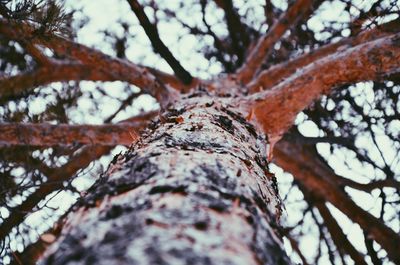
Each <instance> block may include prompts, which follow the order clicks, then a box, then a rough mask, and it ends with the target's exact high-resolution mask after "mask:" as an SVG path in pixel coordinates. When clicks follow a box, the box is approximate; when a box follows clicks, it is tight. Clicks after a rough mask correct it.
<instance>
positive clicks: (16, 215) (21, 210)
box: [0, 112, 155, 242]
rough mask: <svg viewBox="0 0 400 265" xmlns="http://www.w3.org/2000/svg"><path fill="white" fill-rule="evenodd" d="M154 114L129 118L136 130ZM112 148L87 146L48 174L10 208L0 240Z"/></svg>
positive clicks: (2, 225)
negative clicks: (20, 202) (55, 192)
mask: <svg viewBox="0 0 400 265" xmlns="http://www.w3.org/2000/svg"><path fill="white" fill-rule="evenodd" d="M154 115H155V113H154V112H150V113H146V114H143V115H139V116H137V117H133V118H131V119H128V120H129V121H131V122H135V123H137V126H138V127H137V128H136V130H140V129H143V128H144V127H145V126H146V124H147V122H148V120H149V119H150V118H151V117H154ZM112 149H113V147H112V146H98V145H97V146H85V147H83V148H82V149H81V150H80V152H79V153H78V154H77V155H75V156H74V157H72V158H71V159H70V160H69V162H68V163H66V164H65V165H63V166H61V167H59V168H57V169H54V170H53V171H52V173H51V174H50V175H48V176H47V178H48V180H47V182H46V183H44V184H42V185H41V186H40V187H39V188H38V189H37V190H35V191H34V192H33V193H32V194H30V195H29V196H28V197H27V198H26V199H25V201H23V202H22V204H20V205H18V206H16V207H14V208H11V209H10V212H11V215H10V216H9V217H8V218H7V219H5V220H4V221H3V222H2V223H1V224H0V242H1V241H3V240H4V239H5V237H6V236H7V235H8V234H9V233H10V232H11V230H12V229H13V228H14V227H16V226H18V225H19V224H20V223H22V222H23V221H24V219H25V217H26V216H27V215H28V214H29V213H31V212H32V210H33V209H34V208H35V207H36V205H37V204H38V203H39V202H40V201H42V200H43V199H45V198H46V196H48V195H49V194H50V193H52V192H54V191H57V190H60V189H62V188H63V187H64V181H67V180H69V179H70V178H72V177H73V176H74V175H75V174H76V173H77V171H79V170H80V169H82V168H85V167H87V166H88V165H89V164H90V163H91V162H92V161H94V160H97V159H99V158H100V157H101V156H103V155H105V154H107V153H108V152H110V151H111V150H112Z"/></svg>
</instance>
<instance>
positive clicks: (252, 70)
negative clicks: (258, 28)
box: [237, 0, 320, 84]
mask: <svg viewBox="0 0 400 265" xmlns="http://www.w3.org/2000/svg"><path fill="white" fill-rule="evenodd" d="M313 2H314V1H313V0H297V1H296V2H295V3H294V4H293V5H292V6H290V7H288V9H287V10H286V12H285V13H283V14H282V15H281V16H280V18H279V19H278V21H277V22H275V23H274V25H273V26H272V28H271V30H270V31H269V32H268V33H267V34H266V35H264V36H263V37H261V38H260V39H259V40H258V42H257V44H256V46H255V47H254V49H253V50H252V51H251V52H250V54H249V56H248V57H247V59H246V61H245V63H244V64H243V66H242V67H241V68H240V69H239V70H238V73H237V76H238V80H240V81H241V82H242V83H244V84H247V83H248V82H249V81H251V79H252V78H253V77H254V76H255V75H256V73H257V72H258V70H260V68H261V66H262V63H263V62H264V60H266V59H267V58H268V56H269V55H270V53H271V51H272V50H273V48H274V45H275V44H276V43H277V42H278V41H279V40H280V39H281V37H282V36H283V34H284V33H285V32H286V31H287V30H288V29H290V28H291V27H294V26H295V25H296V24H297V23H298V22H300V21H301V20H302V19H304V18H306V17H308V16H309V15H310V14H311V13H312V11H313V9H314V7H313ZM318 2H320V1H318Z"/></svg>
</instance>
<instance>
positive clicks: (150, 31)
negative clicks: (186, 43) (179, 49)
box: [128, 0, 193, 85]
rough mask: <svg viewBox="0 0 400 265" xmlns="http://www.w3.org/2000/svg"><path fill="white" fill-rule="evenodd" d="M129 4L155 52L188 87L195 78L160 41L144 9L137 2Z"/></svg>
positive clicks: (131, 0)
mask: <svg viewBox="0 0 400 265" xmlns="http://www.w3.org/2000/svg"><path fill="white" fill-rule="evenodd" d="M128 3H129V5H130V7H131V9H132V11H133V12H134V13H135V15H136V17H137V18H138V20H139V23H140V25H141V26H142V27H143V29H144V31H145V32H146V35H147V37H149V39H150V42H151V44H152V45H153V48H154V50H155V51H156V52H157V53H158V54H160V55H161V57H162V58H164V59H165V61H166V62H167V63H168V64H169V66H171V68H172V70H173V71H174V73H175V75H176V76H177V77H178V78H179V79H180V80H181V81H182V82H183V83H184V84H186V85H188V84H190V83H191V82H192V80H193V77H192V76H191V75H190V73H189V72H188V71H187V70H186V69H185V68H183V66H182V65H181V64H180V62H179V61H178V60H177V59H176V58H175V57H174V55H173V54H172V53H171V51H170V50H169V49H168V47H167V46H166V45H165V44H164V42H163V41H162V40H161V39H160V35H159V33H158V30H157V26H156V25H154V24H152V23H151V22H150V20H149V18H148V17H147V15H146V13H145V12H144V9H143V7H142V6H141V5H140V4H139V2H138V1H136V0H128Z"/></svg>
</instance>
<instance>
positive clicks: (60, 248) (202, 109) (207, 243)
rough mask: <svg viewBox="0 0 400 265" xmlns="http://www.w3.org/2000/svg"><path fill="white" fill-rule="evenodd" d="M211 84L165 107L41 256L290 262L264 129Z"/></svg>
mask: <svg viewBox="0 0 400 265" xmlns="http://www.w3.org/2000/svg"><path fill="white" fill-rule="evenodd" d="M228 99H229V98H226V99H225V98H215V97H211V96H210V95H208V94H207V93H206V92H204V93H203V92H201V93H197V94H192V95H191V96H188V97H186V98H185V99H181V100H180V101H179V102H178V103H177V104H175V106H174V107H173V108H169V109H168V110H167V111H165V112H164V113H163V114H162V115H160V116H159V120H158V121H157V122H154V123H153V124H152V126H151V128H150V129H148V131H146V132H145V133H144V136H143V137H142V138H141V140H140V141H139V142H137V143H135V144H134V145H133V146H131V148H130V149H129V151H127V152H126V153H125V154H123V155H119V156H117V157H115V159H114V161H113V162H112V163H111V165H110V166H109V168H108V170H107V171H106V172H105V173H104V174H103V175H102V176H101V178H100V179H99V181H97V182H96V183H95V185H94V186H93V187H92V188H91V189H90V190H89V191H88V193H87V195H86V196H85V197H84V198H82V199H81V200H80V201H79V202H78V203H77V204H76V205H75V206H74V207H73V209H72V210H71V213H70V214H69V215H68V217H67V218H66V222H65V224H64V225H63V230H62V233H61V235H60V237H59V238H58V239H57V240H56V241H55V242H54V243H53V244H52V245H51V246H50V247H49V249H48V250H47V252H46V253H45V255H44V258H43V259H42V261H41V264H238V265H239V264H290V262H289V259H288V258H287V256H286V254H285V252H284V250H283V247H282V243H281V239H280V236H279V234H278V232H277V230H276V228H277V222H276V221H277V220H278V219H279V216H280V212H281V205H280V199H279V196H278V194H277V186H276V180H275V177H274V176H273V175H272V174H270V173H269V172H268V164H267V160H266V153H267V150H266V149H267V142H266V139H265V136H264V135H263V134H260V133H259V132H257V130H256V129H255V127H254V126H253V125H251V124H249V123H248V122H247V121H246V119H244V118H243V115H242V114H241V113H240V112H239V111H238V109H237V108H236V109H235V107H234V106H232V105H229V104H228V103H225V101H226V102H231V101H232V98H230V99H229V101H228Z"/></svg>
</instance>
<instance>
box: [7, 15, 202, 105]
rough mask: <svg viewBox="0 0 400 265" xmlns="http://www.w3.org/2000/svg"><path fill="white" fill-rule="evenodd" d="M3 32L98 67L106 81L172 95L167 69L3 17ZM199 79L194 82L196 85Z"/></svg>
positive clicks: (161, 95)
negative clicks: (159, 69)
mask: <svg viewBox="0 0 400 265" xmlns="http://www.w3.org/2000/svg"><path fill="white" fill-rule="evenodd" d="M0 34H1V35H4V36H7V37H8V38H10V39H14V40H17V41H21V40H22V41H29V42H31V43H34V44H36V45H42V46H44V47H47V48H49V49H52V50H53V51H54V52H55V53H57V54H58V55H63V56H66V57H69V58H71V59H75V60H77V61H79V62H81V63H82V64H83V65H86V66H87V67H88V69H89V68H91V69H92V70H91V71H93V72H94V71H98V72H99V75H100V73H102V74H103V75H106V77H104V78H103V79H108V80H107V81H110V80H111V79H112V80H119V81H125V82H128V83H130V84H133V85H136V86H138V87H140V88H141V89H143V90H144V91H145V92H146V93H149V94H150V95H152V96H154V97H155V98H156V99H158V100H159V101H160V102H161V103H162V102H166V101H167V100H168V99H169V97H170V91H168V89H167V88H166V87H165V85H164V84H163V82H162V81H161V80H160V79H163V80H164V79H166V80H173V77H171V76H170V75H168V74H166V73H162V76H160V79H159V76H156V73H157V72H158V73H161V72H160V71H157V72H155V71H151V70H150V69H148V68H146V67H143V66H139V65H136V64H134V63H132V62H129V61H127V60H122V59H119V58H113V57H111V56H109V55H106V54H104V53H102V52H101V51H98V50H95V49H92V48H89V47H87V46H85V45H82V44H79V43H75V42H73V41H71V40H68V39H66V38H63V37H61V36H55V35H45V36H43V34H42V35H40V34H38V33H37V29H36V28H35V27H33V26H31V25H29V24H27V23H22V22H18V23H17V22H13V21H12V20H5V19H1V18H0ZM174 84H175V85H174V86H173V88H175V89H177V90H179V91H187V90H188V89H187V87H179V86H177V85H176V82H175V83H174ZM196 84H197V83H196V82H193V86H195V85H196Z"/></svg>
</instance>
